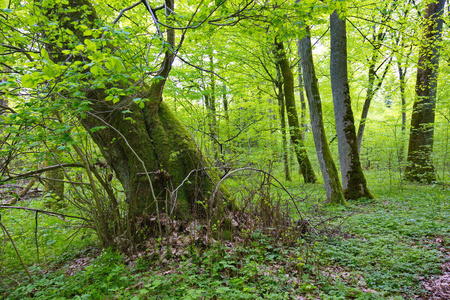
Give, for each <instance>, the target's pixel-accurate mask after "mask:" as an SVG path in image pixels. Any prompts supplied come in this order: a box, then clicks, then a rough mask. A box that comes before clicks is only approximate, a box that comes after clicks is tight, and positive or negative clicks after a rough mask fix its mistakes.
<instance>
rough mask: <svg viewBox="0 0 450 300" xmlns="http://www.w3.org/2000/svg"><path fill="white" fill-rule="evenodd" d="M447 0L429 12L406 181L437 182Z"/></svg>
mask: <svg viewBox="0 0 450 300" xmlns="http://www.w3.org/2000/svg"><path fill="white" fill-rule="evenodd" d="M444 6H445V1H444V0H439V1H433V2H431V3H429V4H428V5H427V7H426V11H425V20H424V21H425V22H424V33H423V34H424V37H423V44H421V46H420V50H419V63H418V68H417V80H416V87H415V90H416V99H415V101H414V105H413V112H412V116H411V129H410V134H409V146H408V157H407V163H408V164H407V166H406V169H405V175H406V178H407V179H408V180H410V181H423V182H432V181H435V180H436V174H435V171H434V166H433V158H432V155H433V138H434V119H435V107H436V89H437V76H438V67H439V48H440V47H439V43H440V40H441V35H442V27H443V19H442V15H443V12H444Z"/></svg>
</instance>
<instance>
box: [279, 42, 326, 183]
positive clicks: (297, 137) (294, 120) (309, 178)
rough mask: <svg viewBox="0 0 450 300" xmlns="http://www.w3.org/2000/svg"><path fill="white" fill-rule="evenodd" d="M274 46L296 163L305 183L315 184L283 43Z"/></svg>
mask: <svg viewBox="0 0 450 300" xmlns="http://www.w3.org/2000/svg"><path fill="white" fill-rule="evenodd" d="M275 46H276V50H277V63H278V64H279V66H280V70H281V74H282V75H283V86H284V90H283V91H284V99H285V104H286V111H287V117H288V123H289V132H290V135H291V140H292V143H293V144H294V150H295V153H296V155H297V161H298V164H299V166H300V171H301V173H302V175H303V178H304V180H305V182H307V183H315V182H316V181H317V178H316V175H315V174H314V170H313V168H312V165H311V162H310V160H309V158H308V154H307V153H306V149H305V147H304V142H303V138H302V133H301V131H300V124H299V122H298V114H297V109H296V106H295V93H294V75H293V74H292V71H291V67H290V65H289V60H288V59H287V56H286V52H285V50H284V45H283V43H282V42H278V41H275Z"/></svg>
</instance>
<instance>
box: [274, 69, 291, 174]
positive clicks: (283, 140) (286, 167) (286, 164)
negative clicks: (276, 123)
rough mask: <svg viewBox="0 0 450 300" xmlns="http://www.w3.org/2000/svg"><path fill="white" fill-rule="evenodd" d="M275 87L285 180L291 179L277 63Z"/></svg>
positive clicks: (281, 87)
mask: <svg viewBox="0 0 450 300" xmlns="http://www.w3.org/2000/svg"><path fill="white" fill-rule="evenodd" d="M276 87H277V90H278V93H277V98H278V108H279V112H280V123H281V124H280V125H281V143H282V146H283V163H284V177H285V179H286V181H291V180H292V179H291V172H290V170H289V157H288V144H287V136H286V129H287V128H286V113H285V112H286V106H285V103H284V93H283V81H282V78H281V71H280V68H279V65H278V64H277V82H276Z"/></svg>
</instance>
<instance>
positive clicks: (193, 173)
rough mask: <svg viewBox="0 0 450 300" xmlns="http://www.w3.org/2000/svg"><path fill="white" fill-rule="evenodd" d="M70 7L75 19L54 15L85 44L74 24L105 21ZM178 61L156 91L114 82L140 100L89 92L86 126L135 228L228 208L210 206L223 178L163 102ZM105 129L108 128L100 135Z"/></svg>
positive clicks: (166, 68) (169, 57)
mask: <svg viewBox="0 0 450 300" xmlns="http://www.w3.org/2000/svg"><path fill="white" fill-rule="evenodd" d="M166 4H167V5H168V6H169V11H170V10H173V1H166ZM82 6H85V7H86V8H87V10H86V11H85V10H84V9H82ZM68 7H70V10H68V11H70V13H67V14H66V15H64V14H63V13H61V12H58V10H57V9H53V8H51V9H52V10H51V11H49V14H50V13H54V15H53V16H56V17H57V18H58V19H59V20H60V24H59V25H60V27H61V28H68V29H70V30H71V31H72V32H74V34H75V36H77V37H78V38H79V39H80V40H81V41H83V40H84V38H85V37H84V36H83V32H80V31H78V28H80V27H78V26H74V24H80V23H81V22H83V24H85V25H86V24H88V25H89V26H95V25H93V24H95V23H100V22H99V19H98V18H97V15H96V13H95V10H94V8H93V6H92V4H91V3H90V2H89V1H88V0H69V3H68V5H67V6H66V7H65V9H66V11H67V8H68ZM63 8H64V7H63ZM64 17H66V19H63V18H64ZM67 17H68V18H67ZM174 40H175V38H174V32H173V30H167V42H168V43H169V44H170V45H172V46H173V45H174ZM55 42H56V41H55ZM67 46H68V47H70V46H69V45H67ZM69 49H70V48H69ZM173 58H174V54H173V53H172V52H171V51H170V50H168V51H167V52H166V53H165V58H164V61H163V63H162V67H161V69H160V72H159V73H158V74H157V76H159V78H163V79H160V80H154V81H153V83H152V84H151V85H150V86H148V85H147V84H146V83H137V82H132V81H126V80H124V79H121V80H120V81H115V82H114V81H111V82H110V84H111V85H115V86H116V87H119V88H120V87H121V88H126V87H128V85H130V86H131V85H134V86H139V89H138V92H137V93H136V94H134V95H132V96H129V97H122V98H121V99H120V101H119V102H117V103H113V102H112V101H106V98H107V93H106V92H105V90H104V89H102V88H89V89H87V90H85V91H84V92H85V97H86V100H88V101H89V102H90V106H89V108H90V110H89V111H88V112H87V113H85V116H84V117H82V118H81V122H82V124H83V126H84V127H85V128H86V130H87V131H88V132H89V133H90V135H91V136H92V138H93V140H94V141H95V143H96V144H97V145H98V147H99V149H100V150H101V152H102V154H103V156H104V158H105V159H106V161H107V162H108V164H109V165H110V166H111V167H112V168H113V170H114V172H115V174H116V176H117V178H118V179H119V181H120V182H121V184H122V186H123V188H124V191H125V194H126V201H127V204H128V216H129V219H130V220H131V222H137V221H138V219H139V220H140V221H142V216H145V215H146V214H147V215H151V214H154V213H158V212H159V213H161V212H166V213H167V214H168V215H170V216H175V215H176V216H177V218H179V219H189V218H193V217H196V216H198V215H201V216H205V214H210V213H211V212H217V210H218V209H219V207H220V205H219V204H218V203H219V202H220V204H221V205H222V204H223V202H222V201H219V199H224V198H220V196H219V195H218V196H217V197H215V198H214V199H215V200H214V203H210V202H209V201H213V199H212V198H211V195H212V194H213V193H214V191H215V188H216V186H215V182H218V180H219V178H218V176H217V175H216V173H215V172H214V170H213V169H211V166H210V163H209V162H208V161H207V160H206V159H204V158H203V157H202V154H201V153H200V151H199V149H197V147H196V144H195V142H194V140H193V138H192V136H191V134H190V133H189V132H188V131H187V130H186V128H185V127H184V126H183V125H182V124H181V123H180V121H179V120H178V119H177V117H176V116H175V115H174V114H173V113H172V112H171V111H170V109H169V108H168V106H167V105H166V104H165V103H164V102H163V101H162V92H163V88H164V84H165V81H166V79H167V77H168V75H169V72H170V70H171V66H172V62H173ZM64 59H67V58H64ZM69 59H70V58H69ZM85 59H87V58H85ZM135 98H142V99H148V100H147V101H145V102H144V107H140V106H139V105H138V104H137V103H136V102H135V101H133V99H135ZM124 111H129V113H128V114H127V115H126V116H128V117H129V118H125V115H124V113H123V112H124ZM99 127H105V128H104V129H100V130H96V129H97V128H99ZM219 191H220V193H222V195H223V193H226V191H225V189H224V188H220V189H219ZM229 203H231V202H227V204H229ZM216 204H217V205H216ZM230 205H231V206H232V205H233V204H230ZM216 208H217V209H216ZM132 229H133V228H132ZM132 234H137V232H133V233H132Z"/></svg>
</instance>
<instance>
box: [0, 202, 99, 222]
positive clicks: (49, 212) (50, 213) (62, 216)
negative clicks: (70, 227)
mask: <svg viewBox="0 0 450 300" xmlns="http://www.w3.org/2000/svg"><path fill="white" fill-rule="evenodd" d="M1 208H8V209H10V208H12V209H23V210H29V211H34V212H40V213H43V214H46V215H49V216H52V217H57V218H58V219H60V220H64V218H72V219H80V220H83V221H86V222H91V220H88V219H86V218H83V217H79V216H72V215H65V214H60V213H55V212H52V211H46V210H42V209H36V208H29V207H22V206H7V205H0V209H1Z"/></svg>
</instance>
